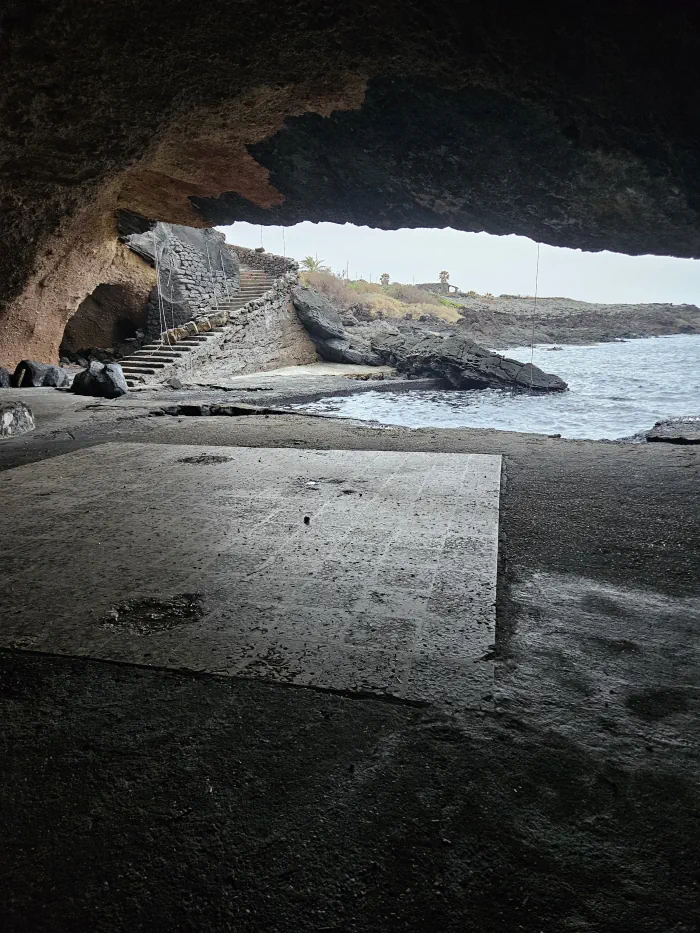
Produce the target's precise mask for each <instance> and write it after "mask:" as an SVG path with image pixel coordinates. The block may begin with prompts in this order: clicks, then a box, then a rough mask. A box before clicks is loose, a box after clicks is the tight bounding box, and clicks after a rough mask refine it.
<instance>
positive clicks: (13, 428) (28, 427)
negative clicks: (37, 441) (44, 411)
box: [0, 402, 34, 437]
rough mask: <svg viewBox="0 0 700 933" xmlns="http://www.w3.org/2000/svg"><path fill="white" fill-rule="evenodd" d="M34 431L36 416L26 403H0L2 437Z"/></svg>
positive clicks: (0, 433)
mask: <svg viewBox="0 0 700 933" xmlns="http://www.w3.org/2000/svg"><path fill="white" fill-rule="evenodd" d="M33 430H34V416H33V415H32V410H31V408H28V407H27V406H26V405H25V404H24V402H0V437H14V436H15V435H16V434H26V433H27V431H33Z"/></svg>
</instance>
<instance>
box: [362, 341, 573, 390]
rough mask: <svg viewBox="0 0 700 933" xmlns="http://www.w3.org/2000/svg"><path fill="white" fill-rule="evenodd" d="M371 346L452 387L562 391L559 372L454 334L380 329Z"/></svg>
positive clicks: (405, 368)
mask: <svg viewBox="0 0 700 933" xmlns="http://www.w3.org/2000/svg"><path fill="white" fill-rule="evenodd" d="M371 347H372V350H373V351H375V352H376V353H377V354H378V355H379V356H380V357H382V358H383V359H384V360H385V361H386V362H387V363H390V364H391V365H392V366H395V367H396V368H397V369H398V370H399V372H406V373H410V374H411V375H415V376H433V377H436V378H440V379H443V380H444V381H445V382H446V383H447V385H449V386H450V387H452V388H455V389H482V388H487V387H493V388H515V389H519V390H523V391H534V392H564V391H566V388H567V385H566V383H565V382H564V381H563V379H560V378H559V377H558V376H555V375H553V374H552V373H545V372H543V371H542V370H541V369H540V368H539V367H537V366H533V365H531V364H530V363H520V362H518V361H517V360H510V359H508V358H507V357H503V356H500V355H499V354H497V353H493V352H491V351H490V350H486V349H485V348H484V347H480V346H479V345H478V344H476V343H474V342H473V341H471V340H469V339H467V338H466V337H460V336H457V335H453V336H449V337H443V336H441V335H436V334H425V335H414V334H410V333H401V332H400V331H395V332H389V331H385V332H383V333H382V332H380V333H379V334H377V335H376V336H375V337H373V338H372V340H371Z"/></svg>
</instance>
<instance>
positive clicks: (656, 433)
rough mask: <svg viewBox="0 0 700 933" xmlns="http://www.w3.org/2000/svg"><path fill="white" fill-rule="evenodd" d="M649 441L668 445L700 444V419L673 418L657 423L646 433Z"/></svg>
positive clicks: (691, 417) (695, 417)
mask: <svg viewBox="0 0 700 933" xmlns="http://www.w3.org/2000/svg"><path fill="white" fill-rule="evenodd" d="M645 437H646V439H647V441H650V442H655V443H658V442H661V443H666V444H700V417H698V416H690V417H687V418H671V419H669V420H667V421H657V422H656V424H655V425H654V427H653V428H652V429H651V430H650V431H647V432H646V433H645Z"/></svg>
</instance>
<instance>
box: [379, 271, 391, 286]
mask: <svg viewBox="0 0 700 933" xmlns="http://www.w3.org/2000/svg"><path fill="white" fill-rule="evenodd" d="M379 282H380V284H381V286H382V288H388V287H389V273H388V272H382V274H381V275H380V276H379Z"/></svg>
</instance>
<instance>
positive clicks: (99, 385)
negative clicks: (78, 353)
mask: <svg viewBox="0 0 700 933" xmlns="http://www.w3.org/2000/svg"><path fill="white" fill-rule="evenodd" d="M72 389H73V392H75V394H76V395H93V396H96V397H99V398H119V397H120V396H121V395H126V394H127V392H128V391H129V387H128V385H127V384H126V379H125V378H124V372H123V370H122V368H121V366H120V365H119V363H99V362H97V361H96V360H93V362H92V363H90V365H89V366H88V368H87V369H84V370H83V371H82V372H80V373H78V375H77V376H76V377H75V379H74V380H73V386H72Z"/></svg>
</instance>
